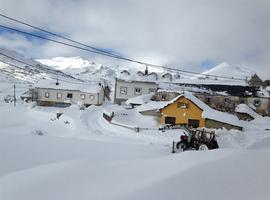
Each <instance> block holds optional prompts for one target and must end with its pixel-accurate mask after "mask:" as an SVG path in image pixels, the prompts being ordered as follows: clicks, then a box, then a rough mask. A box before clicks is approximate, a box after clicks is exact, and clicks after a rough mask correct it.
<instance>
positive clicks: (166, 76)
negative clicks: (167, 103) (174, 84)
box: [162, 73, 173, 81]
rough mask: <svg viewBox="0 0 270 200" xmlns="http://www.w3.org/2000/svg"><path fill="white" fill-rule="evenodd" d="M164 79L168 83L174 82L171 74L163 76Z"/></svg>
mask: <svg viewBox="0 0 270 200" xmlns="http://www.w3.org/2000/svg"><path fill="white" fill-rule="evenodd" d="M162 78H163V80H166V81H172V79H173V77H172V75H171V74H170V73H165V74H163V75H162Z"/></svg>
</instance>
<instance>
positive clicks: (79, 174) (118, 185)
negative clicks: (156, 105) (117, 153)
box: [0, 150, 270, 200]
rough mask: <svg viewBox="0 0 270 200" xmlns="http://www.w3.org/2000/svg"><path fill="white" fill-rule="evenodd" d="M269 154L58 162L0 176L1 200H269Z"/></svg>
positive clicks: (190, 154) (224, 153) (192, 154)
mask: <svg viewBox="0 0 270 200" xmlns="http://www.w3.org/2000/svg"><path fill="white" fill-rule="evenodd" d="M269 156H270V153H269V152H266V151H247V150H246V151H234V150H217V151H208V152H186V153H182V154H174V155H171V156H166V157H159V158H155V159H148V160H133V161H128V162H127V161H122V162H119V161H114V162H104V163H95V162H92V161H91V159H90V160H89V159H83V160H76V161H68V162H61V163H55V164H49V165H44V166H40V167H36V168H32V169H29V170H25V171H20V172H17V173H13V174H9V175H7V176H4V177H2V178H1V179H0V185H1V186H2V187H1V190H2V192H1V193H2V196H1V200H17V199H18V200H19V199H20V200H21V199H27V200H32V199H33V200H36V199H39V200H47V199H51V200H54V199H55V200H56V199H57V200H58V199H65V200H74V199H80V200H84V199H111V200H113V199H117V200H120V199H125V200H131V199H141V200H144V199H147V200H148V199H156V200H159V199H160V200H163V199H179V197H181V199H189V200H197V199H198V197H199V198H201V199H209V200H216V199H219V200H227V199H245V200H248V199H250V200H251V199H260V200H268V199H269V195H270V191H269V185H270V174H269V173H268V171H269V167H270V160H269V159H268V158H269ZM25 183H27V184H25ZM104 191H105V192H104ZM195 191H196V192H195Z"/></svg>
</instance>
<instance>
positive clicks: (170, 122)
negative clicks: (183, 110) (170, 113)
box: [165, 117, 175, 125]
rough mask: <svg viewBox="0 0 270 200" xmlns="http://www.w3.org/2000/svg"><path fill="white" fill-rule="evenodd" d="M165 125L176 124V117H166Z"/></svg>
mask: <svg viewBox="0 0 270 200" xmlns="http://www.w3.org/2000/svg"><path fill="white" fill-rule="evenodd" d="M165 124H173V125H174V124H175V117H165Z"/></svg>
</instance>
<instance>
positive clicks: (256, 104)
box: [253, 99, 261, 107]
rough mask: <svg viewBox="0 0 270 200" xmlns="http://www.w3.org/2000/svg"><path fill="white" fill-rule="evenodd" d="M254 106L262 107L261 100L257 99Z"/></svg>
mask: <svg viewBox="0 0 270 200" xmlns="http://www.w3.org/2000/svg"><path fill="white" fill-rule="evenodd" d="M253 105H254V106H256V107H258V106H260V105H261V100H260V99H255V100H254V102H253Z"/></svg>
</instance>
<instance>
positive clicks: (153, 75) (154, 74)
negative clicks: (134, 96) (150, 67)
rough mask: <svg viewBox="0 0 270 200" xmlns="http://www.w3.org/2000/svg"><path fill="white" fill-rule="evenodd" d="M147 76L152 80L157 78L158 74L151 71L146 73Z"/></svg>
mask: <svg viewBox="0 0 270 200" xmlns="http://www.w3.org/2000/svg"><path fill="white" fill-rule="evenodd" d="M148 77H151V78H153V79H154V80H157V79H158V74H157V73H156V72H151V73H150V74H148Z"/></svg>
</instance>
